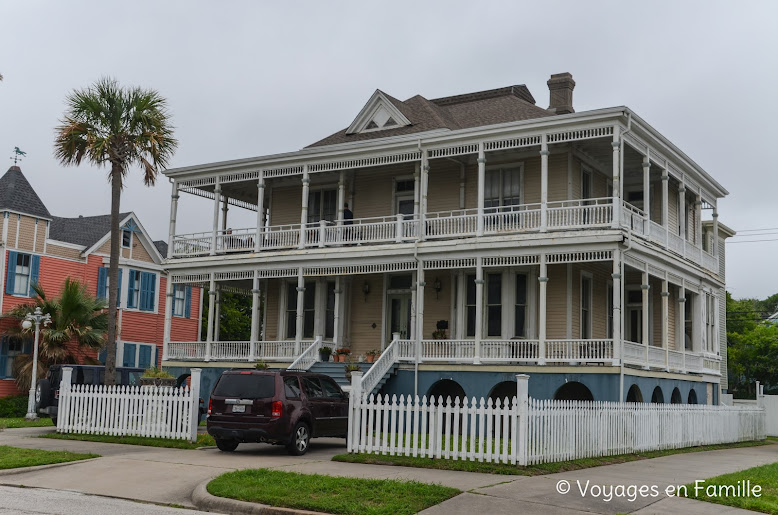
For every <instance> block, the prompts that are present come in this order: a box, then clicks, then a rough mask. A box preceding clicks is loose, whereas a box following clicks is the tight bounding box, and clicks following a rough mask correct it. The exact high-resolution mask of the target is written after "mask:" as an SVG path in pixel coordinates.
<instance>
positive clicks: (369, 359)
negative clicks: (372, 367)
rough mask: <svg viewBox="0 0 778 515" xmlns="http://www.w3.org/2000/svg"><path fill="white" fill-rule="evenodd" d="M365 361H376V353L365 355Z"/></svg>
mask: <svg viewBox="0 0 778 515" xmlns="http://www.w3.org/2000/svg"><path fill="white" fill-rule="evenodd" d="M365 361H367V362H368V363H373V362H374V361H375V355H374V354H368V355H367V356H365Z"/></svg>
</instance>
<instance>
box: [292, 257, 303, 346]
mask: <svg viewBox="0 0 778 515" xmlns="http://www.w3.org/2000/svg"><path fill="white" fill-rule="evenodd" d="M296 322H297V324H296V325H295V331H294V354H295V356H299V355H300V346H301V342H302V341H303V324H304V322H305V277H303V267H299V268H298V269H297V320H296Z"/></svg>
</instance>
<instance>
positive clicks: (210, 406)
mask: <svg viewBox="0 0 778 515" xmlns="http://www.w3.org/2000/svg"><path fill="white" fill-rule="evenodd" d="M212 409H213V399H208V416H209V417H210V416H211V410H212Z"/></svg>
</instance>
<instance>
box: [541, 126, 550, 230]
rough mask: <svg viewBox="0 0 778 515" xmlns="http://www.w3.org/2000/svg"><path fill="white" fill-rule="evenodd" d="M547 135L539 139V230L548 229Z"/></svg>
mask: <svg viewBox="0 0 778 515" xmlns="http://www.w3.org/2000/svg"><path fill="white" fill-rule="evenodd" d="M548 154H549V152H548V135H546V134H543V136H542V139H541V140H540V232H545V231H547V230H548Z"/></svg>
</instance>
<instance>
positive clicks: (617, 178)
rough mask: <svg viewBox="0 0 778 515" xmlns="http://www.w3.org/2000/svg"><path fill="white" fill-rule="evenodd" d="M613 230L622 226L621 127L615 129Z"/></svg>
mask: <svg viewBox="0 0 778 515" xmlns="http://www.w3.org/2000/svg"><path fill="white" fill-rule="evenodd" d="M611 147H613V176H612V177H611V180H612V181H613V228H614V229H618V227H619V225H620V224H621V159H620V153H621V152H620V149H621V141H620V136H619V126H618V125H615V126H614V127H613V141H612V142H611Z"/></svg>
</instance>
